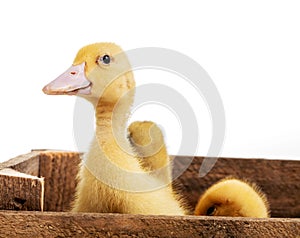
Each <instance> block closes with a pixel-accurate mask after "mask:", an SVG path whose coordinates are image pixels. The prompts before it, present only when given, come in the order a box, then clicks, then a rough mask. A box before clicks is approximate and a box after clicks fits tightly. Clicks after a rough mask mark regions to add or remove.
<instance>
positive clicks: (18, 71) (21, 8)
mask: <svg viewBox="0 0 300 238" xmlns="http://www.w3.org/2000/svg"><path fill="white" fill-rule="evenodd" d="M129 2H130V3H131V4H129ZM299 12H300V3H299V1H297V0H295V1H291V0H284V1H283V0H282V1H276V0H269V1H266V0H252V1H241V0H235V1H234V0H228V1H223V0H218V1H217V0H215V1H166V0H165V1H156V0H152V1H108V0H107V1H92V0H86V1H75V0H72V1H67V0H64V1H54V0H53V1H38V0H26V1H21V0H11V1H1V3H0V24H1V28H0V29H1V38H0V43H1V44H0V65H1V81H0V82H1V93H0V99H1V100H0V108H1V123H0V143H1V144H0V146H1V147H0V161H4V160H7V159H8V158H11V157H14V156H16V155H19V154H22V153H27V152H29V151H30V150H31V149H33V148H51V149H64V150H77V149H78V148H77V146H76V143H75V142H74V139H73V110H74V103H75V97H68V96H46V95H44V94H43V93H42V91H41V89H42V87H43V86H44V85H45V84H46V83H48V82H49V81H51V80H53V79H54V78H55V77H57V76H58V75H59V74H61V73H62V72H63V71H64V70H65V69H66V68H68V67H69V66H70V65H71V63H72V61H73V57H74V56H75V54H76V52H77V50H78V49H79V48H81V47H82V46H84V45H86V44H89V43H94V42H101V41H112V42H115V43H117V44H119V45H121V46H122V48H123V49H124V50H129V49H133V48H139V47H146V46H155V47H165V48H170V49H173V50H176V51H179V52H181V53H184V54H185V55H187V56H189V57H191V58H193V59H194V60H196V61H197V62H198V63H199V64H200V65H201V66H202V67H203V68H204V69H205V70H206V71H207V72H208V74H209V75H210V76H211V78H212V79H213V81H214V83H215V84H216V86H217V88H218V90H219V92H220V95H221V97H222V99H223V103H224V107H225V112H226V123H227V127H226V140H225V142H224V146H223V151H222V152H221V154H220V155H222V156H233V157H265V158H279V159H299V158H300V112H299V106H300V93H299V87H300V83H299V81H300V67H299V66H300V30H299V29H300V14H299ZM135 73H136V74H135V76H136V81H137V84H138V85H140V84H143V83H144V82H148V83H149V82H150V83H151V82H161V81H164V82H165V83H166V84H167V85H170V86H174V88H177V89H178V90H179V91H180V90H182V91H181V93H182V94H183V95H184V96H186V97H187V98H188V100H190V103H191V104H192V105H193V107H194V108H195V109H194V110H195V113H196V114H197V115H198V119H199V133H200V139H201V141H200V144H199V148H198V152H197V154H198V155H205V153H206V152H207V148H208V145H209V143H210V136H211V135H210V134H211V125H210V120H209V114H208V111H207V109H206V108H205V103H204V102H203V99H202V98H201V97H198V98H197V95H194V93H193V90H192V89H190V90H189V86H188V85H186V86H181V83H182V81H180V79H178V76H174V75H171V74H170V73H167V72H163V71H151V70H145V71H141V72H135ZM152 80H153V81H152ZM193 95H194V96H193ZM143 117H144V118H143ZM133 119H151V120H155V121H157V122H158V123H159V124H160V125H161V126H162V127H163V128H164V131H165V132H166V140H167V144H168V148H169V152H170V153H171V154H176V153H177V152H178V145H179V144H180V124H179V123H178V121H177V120H176V117H175V116H174V115H173V114H172V113H171V112H170V111H166V110H165V108H163V107H159V108H156V107H155V106H154V105H148V106H147V107H144V108H141V109H139V110H138V111H136V113H135V114H134V115H133Z"/></svg>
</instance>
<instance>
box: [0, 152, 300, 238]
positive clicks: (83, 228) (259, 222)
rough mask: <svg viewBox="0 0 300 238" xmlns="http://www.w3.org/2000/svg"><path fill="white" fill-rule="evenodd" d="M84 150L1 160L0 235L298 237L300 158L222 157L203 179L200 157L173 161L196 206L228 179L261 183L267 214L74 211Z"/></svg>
mask: <svg viewBox="0 0 300 238" xmlns="http://www.w3.org/2000/svg"><path fill="white" fill-rule="evenodd" d="M81 156H82V155H81V154H80V153H75V152H64V151H47V150H45V151H41V150H38V151H32V152H31V153H29V154H26V155H21V156H19V157H16V158H14V159H11V160H9V161H7V162H4V163H2V164H0V186H1V190H0V198H1V200H0V209H1V211H0V226H1V230H0V237H8V236H13V237H15V236H17V237H66V236H67V237H87V236H90V237H103V236H108V237H137V236H140V237H298V238H299V237H300V161H287V160H265V159H236V158H219V159H218V161H217V163H216V164H215V166H214V167H213V169H212V170H211V171H210V172H209V173H208V174H207V175H206V176H205V177H203V178H200V177H199V169H200V165H201V163H202V161H203V159H204V158H203V157H195V158H191V157H183V156H178V157H176V158H175V159H174V172H176V171H178V170H181V169H182V168H184V166H185V165H186V164H187V162H188V161H192V163H191V164H190V165H189V167H188V168H186V169H183V170H184V172H183V173H182V174H181V175H180V176H179V177H178V178H176V180H175V183H176V186H174V187H176V189H178V191H180V193H182V194H183V196H184V197H185V198H186V200H187V202H188V203H189V205H190V206H191V207H194V206H195V204H196V202H197V200H198V198H199V196H200V194H201V193H202V192H203V191H204V190H205V189H206V188H208V187H209V186H211V185H212V184H213V183H214V182H216V181H218V180H219V179H222V178H224V177H227V176H230V175H231V176H237V177H241V178H248V179H250V180H251V181H253V182H255V183H257V184H258V185H260V186H261V187H262V189H263V190H264V192H265V193H266V194H267V196H268V199H269V201H270V205H271V216H272V218H269V219H257V218H232V217H205V216H201V217H196V216H145V215H127V214H94V213H93V214H91V213H89V214H87V213H80V214H75V213H70V212H68V210H69V209H70V203H71V201H72V199H73V195H74V189H75V187H76V174H77V171H78V163H79V162H80V161H81Z"/></svg>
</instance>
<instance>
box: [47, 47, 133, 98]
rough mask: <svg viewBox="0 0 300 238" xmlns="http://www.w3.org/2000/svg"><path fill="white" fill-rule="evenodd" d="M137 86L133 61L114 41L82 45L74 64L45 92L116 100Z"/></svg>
mask: <svg viewBox="0 0 300 238" xmlns="http://www.w3.org/2000/svg"><path fill="white" fill-rule="evenodd" d="M134 87H135V82H134V79H133V75H132V72H131V67H130V63H129V61H128V59H127V57H126V54H125V53H124V52H123V51H122V49H121V48H120V47H119V46H117V45H115V44H113V43H95V44H91V45H87V46H85V47H83V48H81V49H80V50H79V51H78V53H77V55H76V57H75V59H74V61H73V64H72V66H71V67H70V68H69V69H67V70H66V71H65V72H64V73H63V74H61V75H60V76H59V77H58V78H56V79H55V80H53V81H52V82H50V83H49V84H47V85H46V86H45V87H44V88H43V92H44V93H46V94H50V95H78V96H81V97H84V98H86V99H88V100H90V101H95V100H96V101H98V100H99V99H100V98H101V99H102V100H104V101H107V102H116V101H118V99H119V98H120V97H121V96H122V95H124V94H125V93H127V92H128V91H130V90H132V89H134Z"/></svg>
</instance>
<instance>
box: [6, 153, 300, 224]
mask: <svg viewBox="0 0 300 238" xmlns="http://www.w3.org/2000/svg"><path fill="white" fill-rule="evenodd" d="M80 156H81V154H80V153H76V152H64V151H33V152H31V153H29V154H26V155H23V156H18V157H17V158H15V159H13V160H9V161H7V162H5V163H3V164H0V168H4V167H10V168H14V169H16V170H18V171H20V172H23V173H30V174H32V175H35V176H39V177H44V179H45V206H44V207H45V211H67V210H69V208H70V203H71V202H72V200H73V195H74V191H75V187H76V174H77V171H78V164H79V163H80V161H81V160H80ZM203 159H204V158H203V157H195V158H192V157H183V156H178V157H176V158H175V160H174V174H177V175H178V173H177V171H183V173H181V174H180V176H179V177H178V178H177V179H176V180H175V184H176V186H175V187H176V188H179V191H180V193H182V194H183V196H184V197H185V198H186V201H187V203H188V204H189V205H190V207H192V208H193V207H195V204H196V202H197V200H198V199H199V196H200V195H201V194H202V193H203V192H204V190H205V189H207V188H208V187H209V186H211V185H212V184H213V183H215V182H216V181H218V180H219V179H222V178H224V177H227V176H236V177H239V178H247V179H248V180H250V181H253V182H255V183H257V184H258V185H259V186H260V187H261V188H262V189H263V191H264V192H265V193H266V194H267V196H268V199H269V201H270V205H271V216H272V217H290V218H292V217H298V218H299V217H300V199H299V198H300V161H287V160H265V159H232V158H219V159H218V160H217V162H216V164H215V166H214V167H213V169H212V170H211V171H210V172H209V173H208V174H207V175H206V176H205V177H203V178H200V177H199V169H200V166H201V164H202V161H203ZM187 165H188V166H187ZM185 167H187V168H185ZM30 210H32V209H30Z"/></svg>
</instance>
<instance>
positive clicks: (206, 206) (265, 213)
mask: <svg viewBox="0 0 300 238" xmlns="http://www.w3.org/2000/svg"><path fill="white" fill-rule="evenodd" d="M195 215H207V216H232V217H258V218H262V217H269V204H268V202H267V199H266V196H265V195H264V194H263V193H262V192H261V190H260V189H259V188H258V187H257V186H256V185H252V184H249V183H247V182H244V181H241V180H239V179H234V178H227V179H224V180H221V181H220V182H218V183H216V184H214V185H212V186H211V187H210V188H208V189H207V190H206V191H205V192H204V194H203V195H202V197H201V198H200V199H199V201H198V204H197V206H196V209H195Z"/></svg>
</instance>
